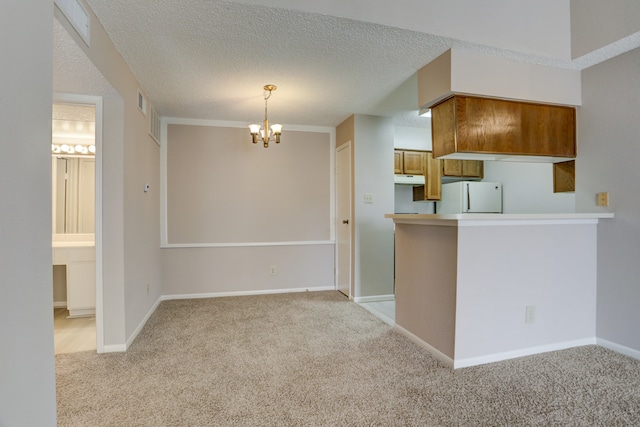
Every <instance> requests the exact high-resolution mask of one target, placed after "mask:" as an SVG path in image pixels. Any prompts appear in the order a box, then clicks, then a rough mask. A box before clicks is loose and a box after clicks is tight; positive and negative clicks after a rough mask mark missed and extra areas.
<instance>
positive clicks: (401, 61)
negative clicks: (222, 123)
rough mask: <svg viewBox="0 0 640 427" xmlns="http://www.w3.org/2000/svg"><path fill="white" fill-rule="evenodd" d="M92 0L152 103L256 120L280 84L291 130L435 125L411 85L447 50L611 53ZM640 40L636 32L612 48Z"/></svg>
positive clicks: (282, 110) (164, 1)
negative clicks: (420, 113)
mask: <svg viewBox="0 0 640 427" xmlns="http://www.w3.org/2000/svg"><path fill="white" fill-rule="evenodd" d="M88 3H89V5H90V7H91V8H92V9H93V10H94V12H95V13H96V15H97V16H98V18H99V20H100V22H101V23H102V25H103V26H104V27H105V29H106V31H107V33H108V34H109V36H110V37H111V38H112V40H113V42H114V44H115V45H116V47H117V49H118V50H119V51H120V53H121V54H122V56H123V57H124V59H125V60H126V61H127V63H128V64H129V66H130V67H131V69H132V71H133V73H134V74H135V76H136V77H137V79H138V81H139V82H140V84H141V86H142V88H143V89H144V91H145V92H146V93H147V95H148V97H149V99H150V101H151V103H152V104H153V106H154V107H155V108H156V110H157V111H158V113H159V114H160V115H161V116H167V117H188V118H195V119H215V120H229V121H243V122H247V123H249V122H257V121H260V120H261V119H262V118H263V109H264V103H263V91H262V86H263V85H265V84H275V85H277V86H278V90H277V91H276V92H274V94H273V96H272V97H271V99H270V100H269V117H270V118H272V119H274V120H276V121H278V122H281V123H284V124H285V125H286V124H302V125H318V126H336V125H338V124H339V123H341V122H342V121H343V120H345V119H346V118H347V117H349V116H350V115H351V114H353V113H356V114H374V115H385V116H392V117H395V119H396V124H399V125H411V126H413V125H415V126H419V127H428V126H429V120H428V119H423V118H418V117H416V116H417V115H416V112H415V110H416V109H417V94H416V93H415V92H417V91H413V92H412V91H408V90H406V89H407V88H406V85H407V84H413V83H412V82H411V79H412V78H413V77H414V75H415V72H416V71H417V70H418V69H420V68H421V67H422V66H424V65H425V64H427V63H429V62H430V61H431V60H433V59H434V58H435V57H437V56H438V55H440V54H441V53H443V52H444V51H445V50H447V49H448V48H450V47H459V48H462V49H469V50H473V51H478V52H483V53H487V54H490V55H496V56H501V57H506V58H509V59H514V60H519V61H524V62H531V63H536V64H543V65H549V66H554V67H563V68H578V69H581V68H584V67H588V66H590V65H593V64H595V63H597V62H599V61H601V60H604V59H607V58H608V56H607V55H611V54H610V53H609V52H610V50H609V49H607V48H603V49H601V52H600V51H596V52H594V53H591V54H587V55H585V56H583V57H581V58H577V59H576V60H575V61H573V62H572V61H569V60H560V59H557V58H547V57H543V56H536V55H530V54H523V53H520V52H514V51H505V50H502V49H498V48H494V47H491V46H480V45H476V44H472V43H469V42H463V41H459V40H454V39H451V38H446V37H440V36H436V35H432V34H425V33H419V32H415V31H409V30H404V29H399V28H394V27H389V26H384V25H379V24H373V23H369V22H361V21H355V20H351V19H345V18H337V17H333V16H327V15H321V14H316V13H307V12H300V11H292V10H287V9H277V8H273V7H265V6H258V5H247V4H241V3H238V2H232V1H231V2H230V1H202V0H185V1H180V2H175V1H169V0H159V1H151V0H139V1H130V0H110V1H105V0H88ZM59 39H61V38H59ZM638 45H640V40H638V38H634V37H630V38H629V40H626V41H624V42H623V43H622V44H620V45H616V46H615V47H614V48H615V49H616V52H617V51H619V50H621V49H622V50H623V51H624V49H631V48H633V47H637V46H638ZM403 85H404V86H405V87H404V88H403ZM400 88H403V90H402V96H400V94H398V93H396V92H395V91H397V90H399V89H400Z"/></svg>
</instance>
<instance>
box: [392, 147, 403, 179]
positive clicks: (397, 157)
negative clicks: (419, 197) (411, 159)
mask: <svg viewBox="0 0 640 427" xmlns="http://www.w3.org/2000/svg"><path fill="white" fill-rule="evenodd" d="M403 160H404V156H403V152H402V151H400V150H395V151H394V152H393V173H395V174H401V173H403V172H404V162H403Z"/></svg>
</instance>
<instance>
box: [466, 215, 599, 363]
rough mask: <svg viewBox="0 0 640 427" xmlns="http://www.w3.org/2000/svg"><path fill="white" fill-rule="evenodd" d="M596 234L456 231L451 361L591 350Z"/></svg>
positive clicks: (580, 230) (582, 229) (588, 227)
mask: <svg viewBox="0 0 640 427" xmlns="http://www.w3.org/2000/svg"><path fill="white" fill-rule="evenodd" d="M603 222H606V221H603ZM596 227H597V225H596V224H574V225H570V224H567V225H564V224H563V225H528V226H527V225H518V226H504V225H503V226H478V227H460V228H459V230H458V273H457V280H458V288H457V297H456V341H455V360H456V362H457V363H458V364H459V363H462V364H464V363H465V360H467V361H468V360H473V359H482V358H486V357H487V356H494V357H498V356H497V355H499V354H502V353H507V354H508V353H509V352H514V351H522V350H525V351H526V349H536V348H545V346H547V347H552V346H558V348H560V347H562V346H563V344H566V343H576V342H583V343H589V342H591V341H593V342H591V343H595V333H596V329H595V327H596V274H597V267H596V264H597V256H596V244H597V230H596ZM527 306H534V307H535V321H534V322H533V323H525V310H526V307H527ZM569 346H570V345H569ZM531 352H535V351H531ZM496 360H497V359H496Z"/></svg>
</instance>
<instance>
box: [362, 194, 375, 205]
mask: <svg viewBox="0 0 640 427" xmlns="http://www.w3.org/2000/svg"><path fill="white" fill-rule="evenodd" d="M364 202H365V203H373V193H364Z"/></svg>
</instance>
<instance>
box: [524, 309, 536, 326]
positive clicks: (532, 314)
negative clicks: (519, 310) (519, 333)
mask: <svg viewBox="0 0 640 427" xmlns="http://www.w3.org/2000/svg"><path fill="white" fill-rule="evenodd" d="M535 320H536V307H535V306H534V305H528V306H527V308H526V310H525V318H524V322H525V323H533V322H534V321H535Z"/></svg>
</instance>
